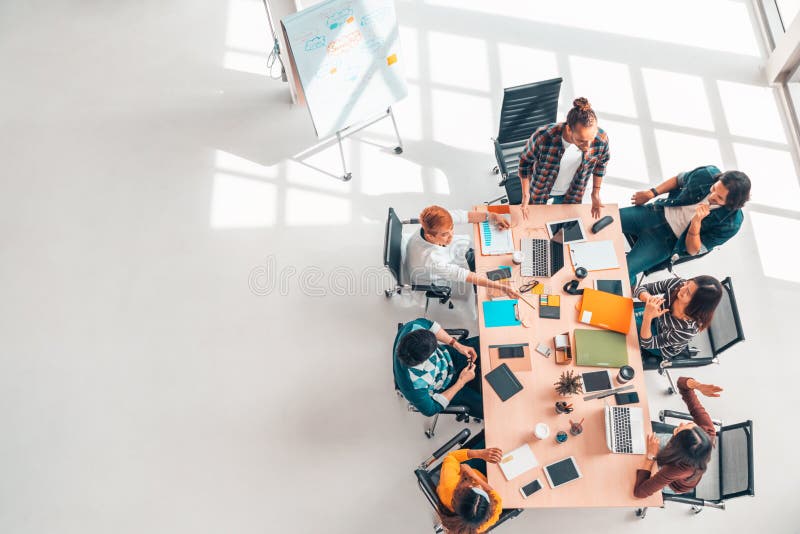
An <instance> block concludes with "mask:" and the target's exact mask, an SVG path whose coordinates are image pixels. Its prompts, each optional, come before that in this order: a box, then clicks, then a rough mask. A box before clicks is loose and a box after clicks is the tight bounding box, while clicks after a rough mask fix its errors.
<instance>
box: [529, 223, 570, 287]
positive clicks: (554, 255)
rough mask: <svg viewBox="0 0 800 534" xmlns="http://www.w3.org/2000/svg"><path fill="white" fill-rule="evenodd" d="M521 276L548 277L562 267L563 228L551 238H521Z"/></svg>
mask: <svg viewBox="0 0 800 534" xmlns="http://www.w3.org/2000/svg"><path fill="white" fill-rule="evenodd" d="M520 249H521V250H522V255H523V260H522V268H521V273H522V276H536V277H539V278H549V277H551V276H553V275H554V274H556V273H557V272H558V271H560V270H561V268H562V267H564V229H563V228H562V229H561V230H559V231H558V232H556V234H555V236H553V239H531V238H523V239H522V241H521V242H520Z"/></svg>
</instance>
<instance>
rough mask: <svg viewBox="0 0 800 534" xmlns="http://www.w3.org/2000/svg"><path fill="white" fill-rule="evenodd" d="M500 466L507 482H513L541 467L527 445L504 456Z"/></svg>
mask: <svg viewBox="0 0 800 534" xmlns="http://www.w3.org/2000/svg"><path fill="white" fill-rule="evenodd" d="M499 465H500V470H501V471H502V472H503V475H504V476H505V477H506V480H511V479H513V478H516V477H518V476H519V475H521V474H522V473H524V472H526V471H529V470H531V469H533V468H534V467H536V466H537V465H539V462H538V460H536V456H535V455H534V454H533V450H531V446H530V445H528V444H527V443H526V444H525V445H523V446H522V447H518V448H516V449H514V450H513V451H511V452H508V453H506V454H505V455H503V458H502V459H501V460H500V464H499Z"/></svg>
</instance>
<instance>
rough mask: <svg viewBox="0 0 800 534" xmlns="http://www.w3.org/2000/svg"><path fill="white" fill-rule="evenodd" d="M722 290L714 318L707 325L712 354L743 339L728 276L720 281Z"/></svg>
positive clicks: (737, 310)
mask: <svg viewBox="0 0 800 534" xmlns="http://www.w3.org/2000/svg"><path fill="white" fill-rule="evenodd" d="M722 290H723V291H722V300H720V301H719V305H718V306H717V309H716V310H715V311H714V318H713V319H712V320H711V324H710V325H708V339H709V341H710V342H711V352H712V353H713V354H714V356H716V355H717V354H719V353H721V352H723V351H726V350H728V349H729V348H731V347H732V346H734V345H735V344H737V343H739V342H740V341H744V332H743V331H742V321H741V320H740V319H739V308H738V307H737V306H736V297H735V296H734V294H733V282H732V281H731V278H730V276H729V277H728V278H726V279H725V280H723V281H722Z"/></svg>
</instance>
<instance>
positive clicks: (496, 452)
mask: <svg viewBox="0 0 800 534" xmlns="http://www.w3.org/2000/svg"><path fill="white" fill-rule="evenodd" d="M476 452H477V453H478V454H477V457H478V458H480V459H481V460H484V461H485V462H486V463H489V464H499V463H500V460H502V459H503V451H502V450H501V449H498V448H497V447H492V448H491V449H481V450H480V451H476Z"/></svg>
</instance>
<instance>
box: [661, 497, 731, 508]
mask: <svg viewBox="0 0 800 534" xmlns="http://www.w3.org/2000/svg"><path fill="white" fill-rule="evenodd" d="M662 495H663V497H664V500H665V501H672V502H679V503H682V504H690V505H692V506H708V507H709V508H717V509H719V510H724V509H725V503H724V502H714V501H707V500H705V499H698V498H697V497H686V496H683V495H672V494H669V493H663V494H662Z"/></svg>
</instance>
